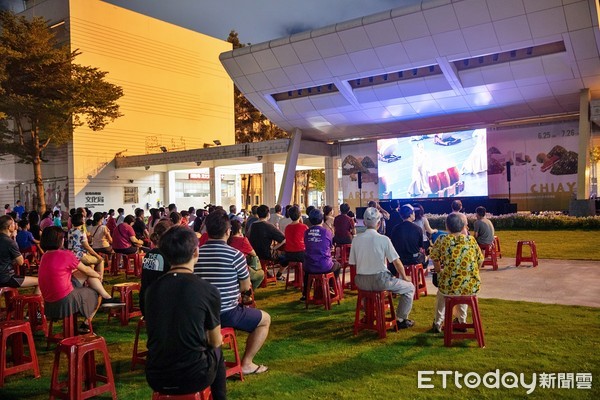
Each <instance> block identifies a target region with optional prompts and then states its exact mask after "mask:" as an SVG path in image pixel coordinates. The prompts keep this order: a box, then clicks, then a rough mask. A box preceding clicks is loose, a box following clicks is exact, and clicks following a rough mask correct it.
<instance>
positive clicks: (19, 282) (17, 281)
mask: <svg viewBox="0 0 600 400" xmlns="http://www.w3.org/2000/svg"><path fill="white" fill-rule="evenodd" d="M24 281H25V277H24V276H20V275H11V277H10V278H9V279H8V281H6V282H2V283H0V286H8V287H11V288H15V289H18V288H20V287H21V286H23V282H24Z"/></svg>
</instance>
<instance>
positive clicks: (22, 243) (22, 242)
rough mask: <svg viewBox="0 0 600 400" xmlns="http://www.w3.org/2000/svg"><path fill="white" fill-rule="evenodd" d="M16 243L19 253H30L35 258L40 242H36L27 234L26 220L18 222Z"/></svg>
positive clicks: (30, 234)
mask: <svg viewBox="0 0 600 400" xmlns="http://www.w3.org/2000/svg"><path fill="white" fill-rule="evenodd" d="M16 241H17V245H18V246H19V251H20V252H21V253H31V254H33V255H34V257H35V255H36V254H37V250H38V246H37V245H39V244H40V241H39V240H36V239H35V238H34V237H33V234H32V233H31V232H29V221H28V220H26V219H22V220H20V221H19V231H18V232H17V237H16Z"/></svg>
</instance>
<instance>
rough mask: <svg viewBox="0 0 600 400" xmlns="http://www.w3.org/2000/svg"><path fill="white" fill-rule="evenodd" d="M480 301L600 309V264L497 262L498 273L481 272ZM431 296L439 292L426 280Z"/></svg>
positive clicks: (579, 262)
mask: <svg viewBox="0 0 600 400" xmlns="http://www.w3.org/2000/svg"><path fill="white" fill-rule="evenodd" d="M480 276H481V291H480V293H479V297H481V298H489V299H503V300H522V301H531V302H537V303H548V304H565V305H577V306H590V307H600V262H599V261H579V260H547V259H540V260H539V265H538V266H537V267H536V268H533V267H532V266H531V263H523V264H521V266H520V267H518V268H517V267H515V259H514V258H506V257H504V258H502V259H499V260H498V270H496V271H493V270H492V267H489V266H486V267H485V268H482V269H481V272H480ZM427 290H428V291H429V293H431V294H435V293H437V289H436V288H435V287H434V286H433V285H432V284H431V274H429V277H428V279H427Z"/></svg>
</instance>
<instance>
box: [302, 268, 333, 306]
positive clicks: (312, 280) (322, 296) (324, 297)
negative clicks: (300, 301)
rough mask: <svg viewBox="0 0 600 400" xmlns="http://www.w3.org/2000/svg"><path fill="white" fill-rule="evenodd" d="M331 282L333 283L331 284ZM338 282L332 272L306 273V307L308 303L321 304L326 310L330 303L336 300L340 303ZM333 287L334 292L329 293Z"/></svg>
mask: <svg viewBox="0 0 600 400" xmlns="http://www.w3.org/2000/svg"><path fill="white" fill-rule="evenodd" d="M331 283H333V284H331ZM340 286H341V284H340V282H338V279H336V278H335V275H334V274H333V272H327V273H325V274H308V284H307V286H306V303H305V305H306V308H308V305H309V304H322V305H324V306H325V309H326V310H331V303H332V302H334V301H337V303H338V304H340V299H341V297H340V291H341V289H340ZM332 287H333V292H334V294H333V295H331V294H330V289H331V288H332Z"/></svg>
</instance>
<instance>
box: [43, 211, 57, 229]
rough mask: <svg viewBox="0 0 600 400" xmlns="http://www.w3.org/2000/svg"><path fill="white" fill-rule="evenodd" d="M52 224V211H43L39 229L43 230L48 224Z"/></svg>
mask: <svg viewBox="0 0 600 400" xmlns="http://www.w3.org/2000/svg"><path fill="white" fill-rule="evenodd" d="M53 224H54V220H53V219H52V211H45V212H44V213H43V214H42V221H41V222H40V229H41V230H42V231H43V230H44V229H46V228H47V227H49V226H52V225H53Z"/></svg>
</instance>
